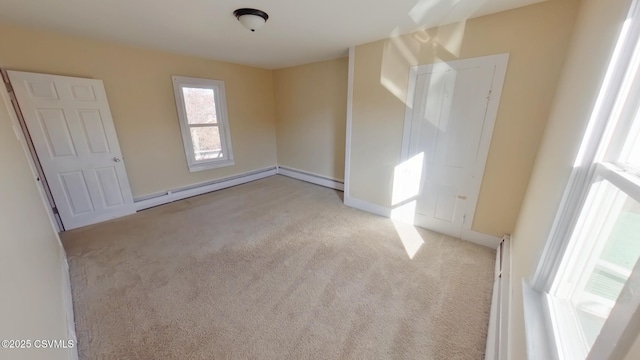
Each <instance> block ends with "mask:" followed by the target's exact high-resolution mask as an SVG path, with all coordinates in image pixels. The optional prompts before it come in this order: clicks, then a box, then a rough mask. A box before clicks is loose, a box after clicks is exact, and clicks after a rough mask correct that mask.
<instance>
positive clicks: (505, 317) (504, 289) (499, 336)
mask: <svg viewBox="0 0 640 360" xmlns="http://www.w3.org/2000/svg"><path fill="white" fill-rule="evenodd" d="M510 277H511V235H505V236H503V237H502V240H501V241H500V245H499V246H498V249H497V250H496V267H495V277H494V281H493V296H492V298H491V315H490V317H489V329H488V332H487V346H486V351H485V360H506V359H508V357H509V354H508V336H509V329H508V326H509V301H510V292H511V289H510V287H511V285H510V284H511V282H510V281H511V280H510Z"/></svg>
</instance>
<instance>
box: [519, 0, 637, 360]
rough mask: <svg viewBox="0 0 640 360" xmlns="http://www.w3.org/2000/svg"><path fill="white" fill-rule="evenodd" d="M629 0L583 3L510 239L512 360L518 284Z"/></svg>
mask: <svg viewBox="0 0 640 360" xmlns="http://www.w3.org/2000/svg"><path fill="white" fill-rule="evenodd" d="M630 3H631V1H630V0H623V1H614V2H612V1H608V0H583V1H582V3H581V5H580V9H579V12H578V19H577V22H576V27H575V32H574V34H573V36H572V40H571V46H570V48H569V50H568V52H567V60H566V63H565V65H564V70H563V72H562V77H561V78H560V81H559V85H558V90H557V93H556V96H555V99H554V101H553V106H552V109H551V112H550V115H549V120H548V123H547V127H546V129H545V135H544V139H543V141H542V143H541V146H540V151H539V152H538V157H537V160H536V164H535V168H534V170H533V173H532V175H531V180H530V181H529V187H528V189H527V194H526V197H525V200H524V202H523V205H522V209H521V211H520V216H519V218H518V222H517V226H516V229H515V232H514V233H513V237H512V270H511V271H512V273H511V280H512V281H511V289H512V296H513V297H512V307H511V313H510V320H511V323H510V327H509V333H510V336H511V338H510V341H511V346H510V348H511V358H512V359H524V358H525V357H524V356H525V351H526V346H525V337H524V336H525V335H524V334H525V332H524V320H523V313H522V286H521V284H522V279H523V278H525V279H528V278H529V276H530V275H531V274H532V272H533V267H534V263H535V261H536V260H537V258H538V254H539V253H540V252H541V251H542V247H543V246H544V243H545V241H546V239H547V236H548V234H549V231H550V228H551V225H552V222H553V219H554V216H555V214H556V211H557V209H558V206H559V203H560V199H561V198H562V194H563V192H564V188H565V186H566V184H567V181H568V179H569V175H570V173H571V168H572V166H573V163H574V161H575V157H576V155H577V152H578V148H579V146H580V141H581V139H582V135H583V133H584V129H585V127H586V124H587V121H588V120H589V116H590V114H591V111H592V107H593V104H594V101H595V99H596V97H597V95H598V90H599V87H600V85H601V82H602V79H603V77H604V73H605V71H606V67H607V65H608V62H609V59H610V56H611V52H612V50H613V47H614V45H615V41H616V38H617V35H618V33H619V31H620V27H621V25H622V22H623V21H624V19H625V17H626V13H627V10H628V8H629V4H630Z"/></svg>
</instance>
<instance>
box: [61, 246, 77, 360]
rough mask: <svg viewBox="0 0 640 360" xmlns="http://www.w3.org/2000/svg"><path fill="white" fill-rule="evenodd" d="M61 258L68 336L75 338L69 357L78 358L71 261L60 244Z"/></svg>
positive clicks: (63, 300) (73, 359) (63, 298)
mask: <svg viewBox="0 0 640 360" xmlns="http://www.w3.org/2000/svg"><path fill="white" fill-rule="evenodd" d="M60 258H61V263H62V274H61V276H62V287H63V288H62V303H63V305H64V311H65V317H66V320H67V338H66V339H64V340H73V342H74V346H73V348H71V349H69V359H70V360H78V337H77V336H76V321H75V315H74V312H73V295H72V293H71V275H70V273H69V262H68V261H67V255H66V253H65V251H64V249H63V248H62V246H60Z"/></svg>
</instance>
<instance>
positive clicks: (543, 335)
mask: <svg viewBox="0 0 640 360" xmlns="http://www.w3.org/2000/svg"><path fill="white" fill-rule="evenodd" d="M522 298H523V306H524V323H525V336H526V341H527V358H528V359H529V360H548V359H557V356H556V351H555V350H554V346H553V344H552V343H551V339H550V337H549V328H548V324H547V321H546V315H545V314H546V311H545V302H546V299H545V296H544V294H542V293H539V292H538V291H536V290H534V289H533V288H532V287H531V286H530V285H529V284H528V283H527V282H526V281H525V280H524V279H523V280H522Z"/></svg>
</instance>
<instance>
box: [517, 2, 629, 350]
mask: <svg viewBox="0 0 640 360" xmlns="http://www.w3.org/2000/svg"><path fill="white" fill-rule="evenodd" d="M639 65H640V6H639V1H638V0H634V1H633V3H632V4H631V6H630V9H629V12H628V16H627V19H626V21H625V23H624V26H623V28H622V31H621V33H620V36H619V39H618V42H617V44H616V47H615V49H614V52H613V55H612V58H611V61H610V64H609V68H608V70H607V73H606V75H605V78H604V81H603V84H602V88H601V91H600V93H599V95H598V98H597V100H596V103H595V106H594V110H593V113H592V116H591V119H590V120H589V124H588V127H587V130H586V132H585V136H584V138H583V142H582V145H581V148H580V151H579V153H578V156H577V159H576V162H575V164H574V168H573V171H572V173H571V176H570V178H569V182H568V184H567V187H566V189H565V193H564V195H563V198H562V200H561V204H560V207H559V209H558V213H557V214H556V218H555V221H554V223H553V226H552V229H551V232H550V235H549V238H548V241H547V243H546V244H545V247H544V249H543V251H542V253H541V255H540V257H539V260H538V263H537V267H536V269H535V271H534V272H533V274H532V276H531V278H530V279H529V284H530V288H529V287H528V286H529V284H525V285H526V286H525V291H524V293H523V295H524V296H525V313H527V314H525V317H528V318H531V317H534V318H535V317H537V318H542V319H541V320H534V321H536V322H537V321H542V322H544V326H545V327H546V330H547V334H546V335H547V336H549V338H547V339H531V336H534V337H537V336H540V334H539V333H538V334H537V335H530V334H529V332H527V337H528V339H527V341H528V342H529V343H531V342H532V341H533V342H535V341H545V340H546V341H545V342H546V343H547V344H548V347H549V349H548V350H550V352H551V354H552V355H553V356H554V357H555V358H556V359H570V358H575V357H574V356H575V355H576V354H579V356H580V355H581V356H582V358H586V359H604V358H607V359H608V358H612V357H614V358H619V357H621V356H624V355H625V353H624V352H626V350H628V348H629V347H630V345H631V343H632V342H633V340H635V337H636V336H637V335H638V332H640V324H638V323H639V322H640V260H639V261H638V262H637V263H636V265H635V267H634V268H633V270H632V272H631V275H630V276H629V278H628V279H627V282H626V283H625V284H624V286H623V289H622V291H621V293H620V295H619V297H618V300H617V301H616V303H615V305H614V306H613V309H612V310H611V312H610V314H609V317H608V318H607V319H606V321H605V323H604V325H603V327H602V329H601V331H600V333H599V335H598V337H597V338H596V339H595V341H594V343H593V346H592V347H591V348H590V349H588V348H585V347H584V340H585V339H580V337H582V332H581V330H579V327H578V326H579V325H578V323H577V315H576V313H575V308H574V307H573V306H572V305H571V304H569V302H568V301H567V300H564V299H561V298H556V297H555V296H554V295H552V293H553V290H555V289H553V288H554V282H555V281H556V279H559V278H561V277H563V276H567V274H566V271H567V269H566V268H568V266H567V265H566V263H564V262H563V259H564V258H565V257H569V258H572V257H573V258H574V259H575V258H576V257H578V256H586V254H587V253H588V252H589V251H590V250H592V249H591V248H589V249H587V250H588V251H585V250H584V248H587V247H588V245H587V246H582V248H583V249H580V248H578V246H577V245H576V244H575V243H576V242H575V241H574V242H572V241H571V239H572V235H573V233H574V231H582V229H581V227H580V226H581V224H579V221H580V217H581V215H582V213H583V211H589V210H588V209H587V210H585V206H586V205H588V203H587V202H588V201H589V199H588V196H589V194H590V191H591V189H592V186H593V185H594V184H597V183H598V182H599V181H602V180H605V181H608V182H609V183H611V184H612V185H613V186H614V187H615V188H618V189H619V190H620V191H622V192H624V193H626V194H627V195H628V196H629V197H631V198H633V199H635V200H636V201H638V202H640V176H639V175H640V174H638V171H637V168H634V167H633V166H630V165H629V164H623V163H620V162H619V161H618V158H619V155H620V154H621V153H622V150H623V147H624V140H625V139H626V138H627V136H628V131H629V129H630V128H631V126H632V124H633V122H634V120H635V121H640V120H637V119H636V116H637V114H640V70H638V68H639ZM629 75H633V76H629ZM581 245H583V244H581ZM576 254H580V255H576ZM589 256H593V255H592V254H590V255H589ZM583 260H584V261H587V262H589V261H591V262H592V260H593V259H583ZM530 290H533V292H531V291H530ZM536 299H540V300H536ZM621 299H623V301H621ZM540 301H541V302H542V304H541V305H542V306H541V307H540V306H539V305H537V304H536V303H532V302H537V303H538V304H539V302H540ZM540 308H541V309H542V314H534V315H531V313H532V312H534V313H537V312H538V311H540V310H535V309H540ZM571 330H573V331H575V332H576V333H575V335H571ZM576 330H578V331H576ZM529 348H530V349H531V348H533V347H532V346H529ZM567 355H568V356H567ZM530 356H532V355H531V354H530ZM534 356H535V355H534Z"/></svg>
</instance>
